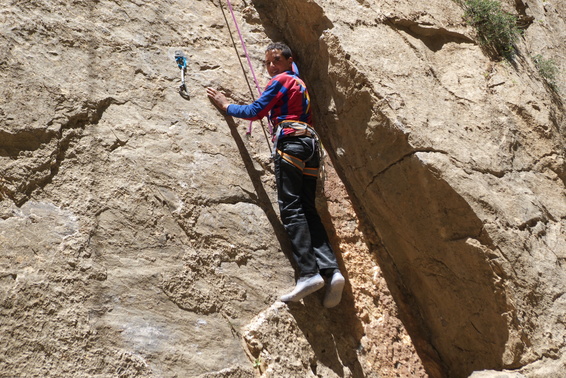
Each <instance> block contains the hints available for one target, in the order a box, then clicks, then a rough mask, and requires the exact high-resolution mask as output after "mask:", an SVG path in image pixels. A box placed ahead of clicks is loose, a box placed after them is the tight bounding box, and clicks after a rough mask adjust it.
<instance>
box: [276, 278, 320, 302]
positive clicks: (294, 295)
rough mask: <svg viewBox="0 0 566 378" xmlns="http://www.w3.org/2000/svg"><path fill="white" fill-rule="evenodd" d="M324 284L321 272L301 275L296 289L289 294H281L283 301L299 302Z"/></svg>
mask: <svg viewBox="0 0 566 378" xmlns="http://www.w3.org/2000/svg"><path fill="white" fill-rule="evenodd" d="M323 286H324V279H323V278H322V276H321V275H320V274H318V273H317V274H315V275H314V276H311V277H301V278H299V279H298V281H297V285H296V286H295V289H294V290H293V291H292V292H290V293H289V294H285V295H283V296H281V301H283V302H298V301H300V300H301V299H303V298H304V297H306V296H307V295H309V294H311V293H314V292H315V291H317V290H319V289H322V287H323Z"/></svg>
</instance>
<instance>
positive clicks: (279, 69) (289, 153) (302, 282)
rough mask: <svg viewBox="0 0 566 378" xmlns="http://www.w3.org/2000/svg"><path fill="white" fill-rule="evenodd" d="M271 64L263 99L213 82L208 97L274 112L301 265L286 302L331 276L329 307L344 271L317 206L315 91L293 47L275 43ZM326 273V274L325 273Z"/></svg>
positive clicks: (242, 109) (223, 104) (244, 113)
mask: <svg viewBox="0 0 566 378" xmlns="http://www.w3.org/2000/svg"><path fill="white" fill-rule="evenodd" d="M265 66H266V68H267V72H268V73H269V75H270V76H271V80H270V81H269V83H268V84H267V87H266V88H265V91H264V92H263V94H262V95H261V97H260V98H259V99H257V100H256V101H254V102H253V103H251V104H249V105H235V104H231V103H230V102H229V101H228V99H227V98H226V97H225V96H224V95H223V94H222V93H220V92H219V91H217V90H215V89H213V88H207V95H208V97H209V98H210V99H211V100H212V101H213V102H214V103H215V104H216V105H217V106H218V107H219V108H221V109H222V110H224V111H226V113H227V114H228V115H230V116H234V117H238V118H244V119H248V120H257V119H261V118H263V117H265V116H266V115H268V113H269V118H270V120H271V121H272V123H273V125H274V126H275V127H274V129H275V132H274V134H273V143H274V147H273V148H274V150H275V160H274V163H275V179H276V183H277V196H278V202H279V210H280V214H281V221H282V222H283V225H284V226H285V229H286V230H287V233H288V234H289V238H290V239H291V244H292V246H293V253H294V257H295V260H296V261H297V265H298V267H299V279H298V280H297V284H296V286H295V288H294V290H293V291H291V292H290V293H288V294H285V295H283V296H282V297H281V300H282V301H283V302H298V301H300V300H301V299H302V298H304V297H305V296H307V295H309V294H311V293H313V292H315V291H317V290H319V289H321V288H322V287H323V286H324V283H325V279H326V281H327V289H326V294H325V297H324V302H323V304H324V306H325V307H328V308H330V307H334V306H336V305H337V304H338V303H340V299H341V297H342V290H343V288H344V283H345V280H344V277H343V276H342V274H341V273H340V270H339V269H338V264H337V262H336V256H335V255H334V252H333V251H332V248H331V247H330V243H329V242H328V236H327V234H326V231H325V230H324V226H323V225H322V222H321V220H320V217H319V215H318V213H317V211H316V207H315V194H316V180H317V177H318V168H319V165H320V160H319V159H320V157H319V153H318V149H319V146H318V142H317V139H316V138H315V135H316V134H315V132H314V130H313V129H312V126H311V125H312V115H311V106H310V99H309V94H308V91H307V87H306V86H305V83H304V82H303V81H302V80H301V79H300V78H299V77H298V75H297V74H296V73H295V72H293V57H292V53H291V49H289V47H288V46H287V45H285V44H283V43H279V42H278V43H271V44H270V45H269V46H267V49H266V51H265ZM323 277H324V278H323Z"/></svg>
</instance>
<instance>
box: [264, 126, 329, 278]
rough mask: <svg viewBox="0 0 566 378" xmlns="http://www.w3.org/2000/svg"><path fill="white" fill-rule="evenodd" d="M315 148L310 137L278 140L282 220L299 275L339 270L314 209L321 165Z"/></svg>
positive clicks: (278, 182)
mask: <svg viewBox="0 0 566 378" xmlns="http://www.w3.org/2000/svg"><path fill="white" fill-rule="evenodd" d="M317 149H318V146H317V144H316V142H314V141H313V139H312V138H311V137H307V136H300V137H285V138H282V139H280V140H279V142H278V144H277V154H276V155H275V177H276V181H277V195H278V201H279V210H280V213H281V221H282V222H283V226H285V229H286V230H287V233H288V234H289V238H290V239H291V244H292V245H293V252H294V257H295V260H296V261H297V264H298V266H299V270H300V272H299V274H300V276H307V275H310V274H314V273H318V272H319V271H323V274H324V270H327V271H328V270H329V271H333V270H334V269H337V268H338V264H337V262H336V256H335V255H334V252H333V251H332V248H331V247H330V243H329V242H328V236H327V234H326V231H325V229H324V226H323V225H322V222H321V220H320V216H319V215H318V212H317V211H316V207H315V195H316V181H317V176H318V167H319V165H320V160H319V159H320V158H319V155H318V151H317ZM305 160H306V162H305Z"/></svg>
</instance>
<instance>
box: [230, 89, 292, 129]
mask: <svg viewBox="0 0 566 378" xmlns="http://www.w3.org/2000/svg"><path fill="white" fill-rule="evenodd" d="M282 88H283V85H282V84H281V83H280V82H279V81H277V80H273V81H272V82H271V83H270V84H269V85H268V87H267V88H266V89H265V91H263V93H262V94H261V97H260V98H258V99H257V100H255V101H254V102H252V103H251V104H249V105H236V104H230V105H229V106H228V108H227V109H226V114H228V115H229V116H233V117H237V118H244V119H249V120H254V121H255V120H257V119H260V118H263V117H265V116H266V115H267V113H268V112H269V111H270V110H271V108H273V106H274V105H275V103H276V102H277V99H278V97H279V96H278V95H279V93H280V92H281V89H282Z"/></svg>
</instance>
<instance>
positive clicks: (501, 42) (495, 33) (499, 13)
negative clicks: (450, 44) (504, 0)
mask: <svg viewBox="0 0 566 378" xmlns="http://www.w3.org/2000/svg"><path fill="white" fill-rule="evenodd" d="M457 2H458V3H460V4H461V5H462V6H463V7H464V19H465V21H466V22H467V23H469V24H470V25H472V26H473V27H475V28H476V30H477V32H478V37H479V40H480V44H481V45H482V46H483V47H484V48H485V49H487V51H488V53H489V54H490V55H492V56H503V57H504V58H506V59H509V60H510V59H512V58H513V55H514V53H515V41H516V40H517V38H518V37H519V29H518V28H517V18H516V17H515V16H513V15H512V14H509V13H507V12H505V11H504V10H503V9H502V8H501V3H499V2H498V1H495V0H457Z"/></svg>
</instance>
